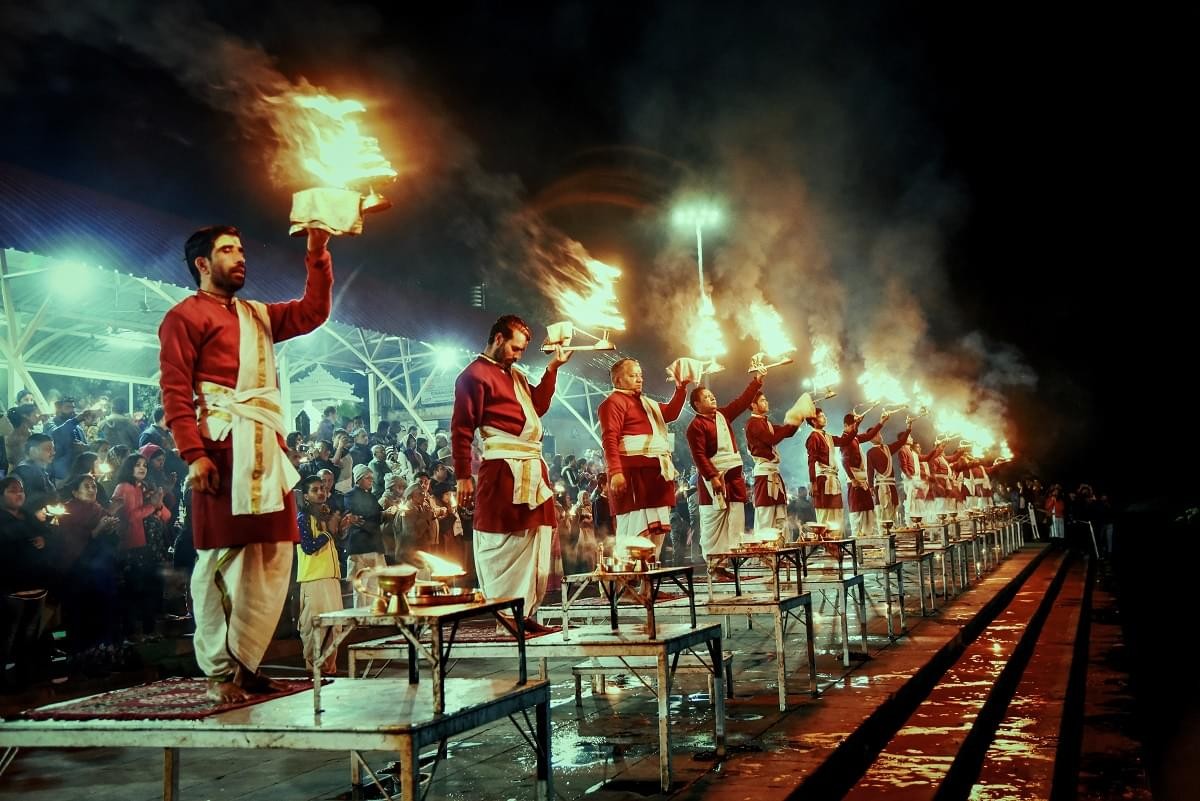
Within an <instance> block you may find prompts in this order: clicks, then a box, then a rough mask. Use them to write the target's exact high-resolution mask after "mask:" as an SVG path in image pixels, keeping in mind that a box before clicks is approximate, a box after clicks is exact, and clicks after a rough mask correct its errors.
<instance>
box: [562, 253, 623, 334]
mask: <svg viewBox="0 0 1200 801" xmlns="http://www.w3.org/2000/svg"><path fill="white" fill-rule="evenodd" d="M580 262H581V263H582V264H583V267H584V270H585V273H586V274H585V275H580V276H578V279H579V282H580V283H581V284H582V286H581V287H568V286H560V287H555V288H551V290H550V294H551V295H552V297H553V300H554V304H555V306H557V307H558V311H559V312H560V313H561V314H562V316H563V317H565V318H567V319H568V320H570V321H571V322H573V323H575V324H576V325H578V326H579V327H581V328H584V327H589V328H590V327H595V328H603V329H611V330H615V331H624V330H625V318H624V317H622V316H621V310H620V309H618V308H617V288H616V283H617V279H618V278H620V277H621V271H620V269H618V268H616V267H613V266H612V265H611V264H605V263H604V262H602V261H600V260H598V259H593V258H591V257H590V256H584V257H582V258H581V259H580Z"/></svg>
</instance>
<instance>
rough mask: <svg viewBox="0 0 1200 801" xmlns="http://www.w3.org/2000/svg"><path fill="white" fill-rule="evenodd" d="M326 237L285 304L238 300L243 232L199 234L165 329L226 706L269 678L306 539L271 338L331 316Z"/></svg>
mask: <svg viewBox="0 0 1200 801" xmlns="http://www.w3.org/2000/svg"><path fill="white" fill-rule="evenodd" d="M328 241H329V234H328V233H326V232H324V231H319V230H313V229H309V231H308V253H307V257H306V259H305V262H306V265H307V278H306V281H305V286H304V296H303V297H302V298H300V299H299V300H293V301H288V302H286V303H270V304H265V303H259V302H257V301H244V300H241V299H239V298H237V293H238V291H239V290H240V289H241V288H242V286H243V284H244V283H245V281H246V255H245V250H244V249H243V247H242V240H241V234H240V233H239V232H238V230H237V229H236V228H233V227H230V226H211V227H208V228H202V229H200V230H199V231H196V232H195V233H194V234H192V236H191V237H190V238H189V239H188V241H187V244H186V246H185V247H184V254H185V259H186V262H187V266H188V270H189V271H190V272H191V274H192V278H193V279H195V281H196V283H197V285H198V287H199V290H198V291H197V293H196V294H195V295H193V296H191V297H189V298H186V299H185V300H183V301H181V302H179V303H178V304H176V305H175V306H174V307H173V308H171V310H170V311H168V312H167V314H166V316H165V317H164V318H163V322H162V325H161V326H160V327H159V332H158V336H159V341H160V344H161V350H160V355H159V366H160V368H161V374H162V379H161V385H162V393H163V407H164V408H165V409H166V420H167V425H168V426H169V427H170V429H171V433H172V434H173V435H174V437H175V442H176V444H177V445H178V447H179V452H180V455H181V456H182V457H183V458H184V460H185V461H186V462H187V463H188V465H189V467H188V481H189V482H190V483H191V485H192V489H193V495H192V517H191V522H192V532H193V536H194V538H195V545H196V552H197V561H196V566H195V569H194V571H193V573H192V585H191V589H192V598H193V599H194V604H195V618H196V633H195V636H194V639H193V646H194V649H195V652H196V661H197V662H198V663H199V665H200V668H201V669H202V670H203V671H204V674H205V675H206V676H207V677H208V693H209V696H210V697H211V698H213V699H214V700H216V701H218V702H222V703H228V702H236V701H241V700H244V699H245V697H246V695H247V694H250V693H257V692H266V691H270V690H272V689H273V683H272V682H271V681H270V680H269V679H267V678H266V677H265V676H263V675H262V674H261V673H259V670H258V668H259V664H260V663H261V660H262V657H263V654H264V653H265V652H266V649H267V646H268V645H269V644H270V642H271V637H272V635H273V633H274V631H275V626H276V623H277V622H278V620H279V615H280V612H281V611H282V610H283V605H284V601H285V599H286V597H287V591H288V583H289V579H290V575H291V569H292V561H293V554H294V550H295V549H294V547H293V545H294V544H295V543H296V542H299V540H300V536H299V530H298V528H297V522H296V521H297V518H296V504H295V499H294V497H293V493H292V491H291V490H292V487H294V486H295V485H296V483H297V482H298V481H299V479H300V476H299V475H298V474H297V473H296V470H295V468H293V467H292V465H291V462H290V461H289V460H288V458H287V447H286V444H285V440H284V438H285V437H286V436H287V433H288V428H287V423H286V422H285V421H284V418H283V413H282V407H281V398H280V394H279V387H278V384H277V378H276V372H275V356H274V345H275V344H276V343H278V342H282V341H284V340H286V339H291V338H292V337H296V336H300V335H302V334H307V333H308V332H310V331H313V330H315V329H316V328H318V327H319V326H320V325H322V324H323V323H324V322H325V321H326V320H327V319H328V318H329V309H330V305H331V302H332V287H333V262H332V260H331V258H330V256H329V251H328V250H327V249H326V244H327V243H328Z"/></svg>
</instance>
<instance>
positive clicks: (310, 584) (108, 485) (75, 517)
mask: <svg viewBox="0 0 1200 801" xmlns="http://www.w3.org/2000/svg"><path fill="white" fill-rule="evenodd" d="M53 406H54V414H53V415H48V414H43V413H42V412H41V410H40V409H39V406H38V405H37V404H36V403H35V402H34V397H33V396H32V394H30V393H21V394H20V396H19V397H18V398H17V403H16V405H15V406H13V407H12V408H10V409H9V410H8V411H7V414H6V415H5V416H4V418H3V420H0V434H2V437H0V492H2V501H0V543H2V545H3V547H4V550H5V558H4V559H2V560H0V599H2V603H0V668H5V666H7V665H9V663H12V668H13V669H12V670H11V671H9V670H6V669H0V683H2V684H5V685H16V686H20V685H22V684H23V683H25V682H27V681H28V680H29V679H30V678H33V677H35V676H37V675H39V671H40V670H42V669H44V668H45V666H46V664H47V660H48V658H49V655H50V652H51V640H50V637H49V636H48V635H49V632H52V631H59V632H65V633H66V637H65V640H64V641H63V642H62V643H61V645H65V647H66V649H67V652H68V653H67V656H68V657H69V661H70V665H71V667H72V669H74V670H78V671H81V672H83V673H87V674H96V673H101V674H102V673H105V672H107V671H111V670H114V669H120V668H121V667H122V666H123V665H125V664H126V663H127V662H128V661H129V656H130V650H131V647H132V646H133V645H136V644H137V643H139V642H142V641H152V640H155V639H157V638H159V636H160V633H159V625H158V624H159V621H160V620H161V619H162V618H163V617H164V611H165V609H167V608H172V609H176V610H179V612H180V614H179V615H178V617H180V618H186V617H187V597H186V587H187V583H188V582H187V576H188V574H189V573H190V570H191V566H192V564H193V563H194V558H195V551H194V549H193V547H192V543H191V535H190V530H189V528H188V509H189V506H190V497H189V495H188V493H187V492H186V488H185V486H184V481H183V480H184V478H185V477H186V474H187V465H186V463H184V461H183V460H182V459H181V458H180V456H179V453H178V450H177V449H176V447H175V443H174V441H173V439H172V437H171V433H170V431H169V430H168V429H167V428H166V427H165V426H164V423H163V410H162V409H161V408H155V409H152V410H151V411H150V413H149V414H146V413H144V412H141V411H135V412H131V410H130V408H129V404H128V402H127V401H126V399H125V398H122V397H115V398H112V399H111V401H110V400H108V399H107V398H103V397H102V398H97V399H94V400H91V401H90V402H87V403H78V402H77V401H76V399H75V398H70V397H59V398H57V399H55V400H54V402H53ZM286 445H287V448H288V451H289V456H290V458H291V460H292V463H293V465H294V466H295V467H296V469H297V471H298V472H299V475H300V477H301V480H300V482H299V483H298V484H297V487H296V489H295V500H296V508H297V510H298V515H297V518H298V525H299V529H300V531H301V541H300V543H299V545H298V546H297V548H298V550H297V581H296V582H295V584H294V586H293V590H294V592H293V598H292V603H291V604H290V606H289V609H290V614H289V616H290V618H291V621H290V622H291V624H292V627H293V629H294V630H295V631H298V632H300V633H301V634H304V635H312V636H316V635H315V634H314V633H313V632H312V631H311V627H307V628H308V631H305V629H306V627H305V626H303V625H302V620H303V619H304V618H305V617H307V616H309V615H310V614H311V613H312V612H313V611H314V610H315V611H322V610H325V609H332V608H337V607H338V606H340V605H342V604H343V603H346V604H353V605H356V606H361V605H368V604H370V602H371V596H370V594H369V593H370V592H371V591H372V590H373V586H372V584H371V582H370V581H367V582H366V583H365V585H364V589H365V590H367V592H366V593H359V592H356V591H355V590H354V585H355V582H354V578H355V576H356V574H358V573H359V571H362V570H364V569H370V568H375V567H380V566H385V565H388V564H396V563H408V564H414V565H417V566H425V567H428V565H427V564H426V556H425V555H427V554H429V555H432V556H434V557H438V558H441V559H444V560H448V561H449V562H452V563H454V564H455V565H459V566H461V568H462V571H463V575H462V578H461V580H460V582H459V583H460V585H461V586H465V587H470V586H474V585H475V583H476V576H475V568H474V559H473V547H472V515H471V512H470V511H469V510H467V509H463V508H461V507H459V506H458V504H457V498H456V492H455V490H456V478H457V477H456V476H455V475H454V470H453V462H452V459H451V454H450V442H449V434H448V432H447V431H446V430H444V429H437V430H432V431H426V430H423V429H420V428H418V427H417V426H415V425H410V426H408V427H407V428H404V427H402V426H401V425H399V424H393V423H392V422H390V421H383V422H381V423H379V425H378V428H377V430H375V431H369V430H368V429H367V428H366V427H365V426H364V425H363V420H362V419H361V418H358V417H353V418H350V419H346V418H343V417H341V416H339V414H338V411H337V409H336V408H334V407H328V408H327V409H325V410H324V413H323V414H322V417H321V419H320V420H319V421H318V423H317V425H316V427H315V430H314V431H313V432H312V434H311V435H309V434H307V433H306V432H301V431H296V432H293V433H291V434H289V435H288V437H287V439H286ZM480 460H481V449H480V447H479V445H478V443H476V447H475V449H474V453H473V464H472V472H473V473H475V472H476V471H477V468H478V465H479V462H480ZM548 468H549V476H550V481H551V484H552V485H553V488H554V503H555V507H556V509H557V512H558V515H557V518H558V526H557V529H556V532H555V537H554V543H553V547H552V552H553V554H554V559H555V566H554V570H553V574H552V578H551V589H552V590H553V589H554V588H555V586H556V584H557V582H558V579H559V577H561V576H562V575H564V574H571V573H577V572H585V571H590V570H592V569H593V568H594V567H595V565H596V560H597V559H599V558H601V557H602V556H604V555H607V554H611V552H612V540H613V535H614V525H613V519H612V515H611V512H610V508H609V503H608V476H607V474H606V473H605V470H604V462H603V458H602V454H601V453H600V451H599V450H587V451H584V452H583V453H581V454H558V455H554V456H553V457H551V458H550V461H549V464H548ZM996 496H997V499H998V500H1001V499H1003V500H1007V501H1008V502H1009V503H1011V504H1012V506H1013V508H1014V509H1016V510H1017V511H1018V512H1019V513H1024V512H1029V513H1031V517H1032V521H1031V533H1032V535H1033V536H1035V537H1041V538H1049V539H1055V540H1057V539H1060V538H1061V539H1067V538H1070V537H1072V536H1076V537H1080V538H1083V537H1085V536H1087V535H1093V536H1094V537H1095V540H1096V544H1097V546H1096V547H1097V548H1098V549H1101V550H1105V551H1109V550H1111V544H1112V523H1111V518H1112V515H1111V510H1110V509H1109V503H1108V499H1107V497H1105V496H1103V495H1098V494H1097V493H1095V492H1094V491H1093V490H1092V488H1091V487H1090V486H1089V485H1087V484H1082V485H1080V486H1079V487H1078V488H1077V489H1076V490H1074V491H1069V492H1068V491H1064V490H1063V488H1062V486H1061V485H1059V484H1052V485H1050V486H1049V487H1044V486H1043V485H1042V483H1041V482H1040V481H1038V480H1036V479H1034V480H1023V481H1018V482H1016V483H1015V484H1012V485H1005V484H1002V483H997V485H996ZM697 504H698V496H697V491H696V470H695V468H694V467H692V468H691V469H690V470H689V471H688V472H687V474H686V475H684V476H681V477H680V479H679V480H678V482H677V490H676V503H675V505H674V507H673V509H672V510H671V515H670V522H671V534H670V537H668V538H667V542H666V544H665V546H664V549H663V552H662V555H661V559H662V561H663V562H664V563H667V564H675V565H684V564H692V563H694V562H695V561H697V557H698V550H699V548H698V544H699V532H698V521H699V514H698V506H697ZM746 510H747V527H748V528H752V527H753V517H752V516H753V507H752V506H750V505H749V504H747V506H746ZM815 519H816V515H815V512H814V510H813V506H812V503H811V501H810V500H809V498H808V493H807V488H806V487H803V486H800V487H795V488H791V489H790V492H789V503H788V525H789V527H790V528H791V529H792V534H793V538H794V537H795V535H796V533H797V532H798V530H799V528H800V527H801V526H802V525H803V524H804V523H807V522H813V521H815ZM1080 541H1081V542H1085V540H1083V539H1081V540H1080ZM172 571H174V572H175V573H176V574H177V578H178V579H179V580H177V581H173V582H168V581H166V580H165V578H166V577H169V576H170V575H171V572H172ZM169 587H173V588H176V589H175V590H174V593H175V595H173V596H171V597H166V596H168V595H170V592H169V591H168V588H169ZM302 609H303V610H304V613H303V614H302V612H301V610H302ZM317 646H318V644H317V643H308V642H307V641H306V644H305V655H306V658H311V657H312V656H313V655H314V654H315V653H317V652H318V651H319V648H318V647H317Z"/></svg>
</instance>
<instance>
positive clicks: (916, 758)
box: [845, 553, 1069, 801]
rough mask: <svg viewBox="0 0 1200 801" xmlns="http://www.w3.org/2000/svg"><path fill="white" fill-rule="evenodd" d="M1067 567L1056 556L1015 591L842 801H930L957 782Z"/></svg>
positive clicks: (983, 745) (998, 712) (1018, 671)
mask: <svg viewBox="0 0 1200 801" xmlns="http://www.w3.org/2000/svg"><path fill="white" fill-rule="evenodd" d="M1068 567H1069V559H1068V558H1067V557H1066V556H1065V555H1064V554H1062V553H1057V554H1055V555H1054V556H1053V557H1051V558H1050V559H1047V560H1046V561H1045V562H1044V563H1043V564H1042V565H1040V566H1039V567H1038V569H1037V570H1036V571H1035V572H1034V573H1033V574H1032V575H1031V576H1030V577H1029V578H1028V580H1027V581H1026V582H1024V583H1023V585H1022V586H1021V587H1020V588H1019V589H1017V590H1016V592H1015V594H1014V596H1013V598H1012V600H1011V602H1010V603H1009V604H1008V605H1007V606H1006V607H1005V608H1004V609H1003V610H1002V611H1001V612H1000V613H999V614H998V615H996V616H995V618H994V619H993V620H991V621H990V622H989V623H988V625H987V626H986V628H985V629H984V630H983V631H981V632H980V633H979V636H978V637H976V638H974V639H973V640H972V641H971V642H970V643H969V644H968V645H967V646H966V647H965V648H964V649H963V650H962V652H961V653H960V654H959V655H958V657H957V659H956V660H955V662H954V664H953V665H952V666H951V667H950V668H949V669H948V670H947V671H946V672H945V673H944V674H943V675H942V676H940V677H938V679H937V681H936V683H935V685H934V686H933V687H931V688H930V691H929V692H928V694H927V695H926V697H925V698H924V699H923V700H922V701H921V703H920V704H919V705H918V706H917V708H916V709H915V710H913V712H912V714H911V715H909V716H908V717H907V718H906V719H905V720H904V721H903V724H902V725H901V727H900V728H899V730H898V731H897V732H896V734H895V735H894V736H893V737H892V738H891V739H890V740H889V741H888V743H887V744H886V746H885V747H884V748H883V749H882V750H881V751H880V752H879V753H878V754H877V755H876V756H875V757H874V759H873V760H872V763H871V765H870V767H869V768H868V770H866V772H865V773H864V774H863V775H862V777H861V778H860V779H859V780H858V781H857V782H856V783H855V784H854V786H853V788H852V789H851V790H850V791H849V792H848V793H847V794H846V795H845V797H846V798H847V799H852V800H853V801H863V800H864V799H868V798H871V799H876V798H878V799H904V801H909V800H910V799H912V800H913V801H915V800H916V799H932V798H934V797H937V796H938V794H939V791H940V788H941V786H942V785H943V784H945V783H946V782H947V781H948V779H950V777H951V776H954V779H953V782H952V783H961V781H962V779H961V778H959V777H961V776H962V774H963V773H964V771H965V772H969V771H970V765H971V764H973V763H975V762H976V760H977V759H978V755H979V754H982V753H984V752H985V751H986V749H987V744H988V739H985V738H987V737H988V735H990V731H991V729H992V728H993V727H994V726H995V723H996V721H997V720H998V719H999V718H1001V717H1002V716H1003V711H1004V709H1005V708H1006V707H1007V702H1008V698H1009V697H1010V696H1011V692H1012V687H1013V686H1014V685H1015V684H1016V683H1017V681H1019V679H1020V677H1021V675H1022V673H1023V671H1024V667H1025V664H1026V662H1027V660H1028V658H1029V654H1030V653H1032V651H1033V646H1034V643H1035V642H1036V641H1037V638H1038V636H1039V635H1040V633H1041V631H1042V627H1043V624H1044V622H1045V619H1046V617H1047V616H1048V615H1049V613H1050V612H1051V611H1052V610H1053V609H1054V602H1055V599H1056V598H1057V597H1058V595H1059V593H1060V591H1061V587H1062V584H1063V582H1064V579H1065V577H1066V575H1067V574H1068V572H1069V571H1068ZM972 778H973V776H972Z"/></svg>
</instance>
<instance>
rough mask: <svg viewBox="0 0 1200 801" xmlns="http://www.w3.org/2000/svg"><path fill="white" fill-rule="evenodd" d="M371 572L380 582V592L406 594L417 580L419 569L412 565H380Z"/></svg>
mask: <svg viewBox="0 0 1200 801" xmlns="http://www.w3.org/2000/svg"><path fill="white" fill-rule="evenodd" d="M371 572H372V574H373V575H374V576H375V579H376V580H377V581H378V582H379V590H380V592H383V593H387V594H388V595H404V594H405V593H406V592H408V591H409V590H411V589H412V587H413V585H414V584H415V583H416V581H417V569H416V568H415V567H413V566H412V565H393V566H392V567H379V568H375V569H373V570H372V571H371Z"/></svg>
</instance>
